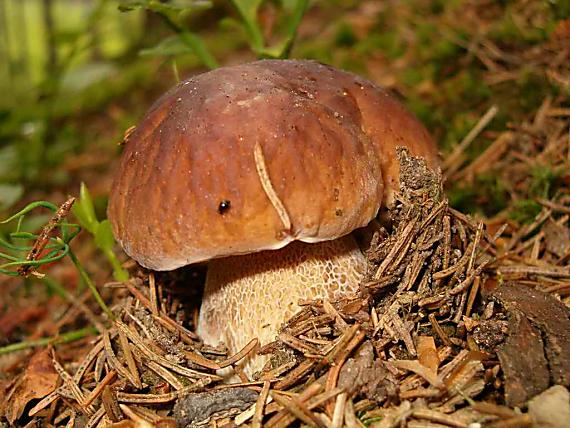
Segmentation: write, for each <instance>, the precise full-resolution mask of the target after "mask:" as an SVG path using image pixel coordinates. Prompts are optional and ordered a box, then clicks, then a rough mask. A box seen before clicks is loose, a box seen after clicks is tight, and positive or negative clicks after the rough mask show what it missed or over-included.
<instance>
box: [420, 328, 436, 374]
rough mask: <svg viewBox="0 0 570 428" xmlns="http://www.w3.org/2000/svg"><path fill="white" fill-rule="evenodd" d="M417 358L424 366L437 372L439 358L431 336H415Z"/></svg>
mask: <svg viewBox="0 0 570 428" xmlns="http://www.w3.org/2000/svg"><path fill="white" fill-rule="evenodd" d="M417 348H418V359H419V361H420V364H421V365H422V366H424V367H425V368H427V369H429V370H431V371H432V372H433V373H434V374H437V368H438V367H439V358H438V356H437V349H436V347H435V341H434V340H433V337H431V336H418V338H417Z"/></svg>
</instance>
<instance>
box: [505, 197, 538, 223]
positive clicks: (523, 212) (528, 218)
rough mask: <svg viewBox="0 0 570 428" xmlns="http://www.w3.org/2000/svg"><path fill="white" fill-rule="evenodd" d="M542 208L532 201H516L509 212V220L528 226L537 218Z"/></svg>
mask: <svg viewBox="0 0 570 428" xmlns="http://www.w3.org/2000/svg"><path fill="white" fill-rule="evenodd" d="M541 210H542V207H541V206H540V204H538V203H537V202H535V201H533V200H532V199H522V200H519V201H515V202H514V203H513V204H512V208H511V210H510V211H509V218H510V219H512V220H515V221H518V222H519V223H523V224H528V223H532V221H533V220H534V219H535V218H536V216H537V215H538V214H539V213H540V211H541Z"/></svg>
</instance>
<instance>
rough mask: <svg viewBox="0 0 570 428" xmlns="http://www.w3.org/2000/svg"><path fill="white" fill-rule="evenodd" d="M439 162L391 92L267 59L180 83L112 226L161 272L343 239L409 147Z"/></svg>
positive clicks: (375, 205)
mask: <svg viewBox="0 0 570 428" xmlns="http://www.w3.org/2000/svg"><path fill="white" fill-rule="evenodd" d="M397 146H405V147H407V148H408V149H409V150H410V152H411V154H412V155H414V156H422V157H424V158H426V160H427V162H428V164H429V165H431V166H432V167H434V166H435V165H436V164H437V155H436V147H435V144H434V142H433V140H432V139H431V137H430V136H429V134H428V133H427V131H426V130H425V128H424V127H423V126H422V125H421V124H420V123H419V122H418V121H417V119H416V118H415V117H414V116H413V115H412V114H411V113H409V112H408V111H407V110H406V109H405V108H404V107H403V106H402V105H401V104H400V103H399V102H398V101H396V100H395V99H394V98H393V97H391V96H390V95H389V94H388V92H387V91H386V90H384V89H382V88H380V87H378V86H376V85H375V84H373V83H372V82H370V81H367V80H365V79H363V78H361V77H358V76H356V75H354V74H351V73H347V72H344V71H340V70H337V69H334V68H332V67H329V66H326V65H322V64H319V63H317V62H314V61H303V60H262V61H257V62H253V63H249V64H243V65H238V66H232V67H223V68H219V69H216V70H213V71H210V72H207V73H204V74H201V75H198V76H195V77H192V78H190V79H188V80H186V81H184V82H181V83H180V84H179V85H177V86H176V87H175V88H173V89H172V90H170V91H169V92H168V93H166V94H165V95H164V96H163V97H162V98H160V99H159V100H158V101H157V102H156V103H155V104H154V105H153V106H152V107H151V109H150V111H149V112H148V113H147V115H146V117H145V118H144V120H143V121H142V123H141V124H140V125H139V126H137V128H136V129H135V130H134V132H132V133H131V134H130V136H129V138H128V139H127V141H126V144H125V149H124V152H123V155H122V159H121V163H120V166H119V169H118V172H117V174H116V176H115V180H114V182H113V188H112V190H111V196H110V201H109V208H108V215H109V218H110V220H111V223H112V226H113V231H114V233H115V236H116V238H117V239H118V241H119V243H120V244H121V245H122V247H123V248H124V250H125V251H126V253H127V254H128V255H129V256H131V257H132V258H134V259H135V260H136V261H138V262H139V263H140V264H141V265H143V266H145V267H147V268H150V269H154V270H172V269H176V268H178V267H181V266H184V265H187V264H191V263H195V262H200V261H205V260H209V259H212V258H217V257H225V256H229V255H237V254H245V253H251V252H257V251H262V250H269V249H278V248H281V247H284V246H285V245H287V244H288V243H289V242H291V241H294V240H299V241H304V242H319V241H326V240H331V239H336V238H338V237H341V236H343V235H346V234H348V233H350V232H351V231H352V230H354V229H356V228H359V227H362V226H365V225H367V224H368V223H369V222H370V220H371V219H372V218H374V217H375V216H376V214H377V212H378V210H379V208H380V206H381V205H382V204H383V203H387V202H390V201H391V199H392V195H393V192H394V191H396V190H397V188H398V173H399V166H398V161H397V157H396V147H397Z"/></svg>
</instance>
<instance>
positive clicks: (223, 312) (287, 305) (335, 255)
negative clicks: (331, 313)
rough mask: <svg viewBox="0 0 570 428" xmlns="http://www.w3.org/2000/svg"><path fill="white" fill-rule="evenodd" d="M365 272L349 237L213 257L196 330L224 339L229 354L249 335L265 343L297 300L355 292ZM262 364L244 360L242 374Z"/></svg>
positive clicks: (212, 340) (204, 335)
mask: <svg viewBox="0 0 570 428" xmlns="http://www.w3.org/2000/svg"><path fill="white" fill-rule="evenodd" d="M365 272H366V259H365V258H364V256H363V254H362V252H361V251H360V249H359V247H358V246H357V244H356V242H355V241H354V239H353V238H352V237H351V236H345V237H343V238H340V239H337V240H334V241H326V242H321V243H316V244H306V243H302V242H293V243H291V244H289V245H287V246H286V247H284V248H282V249H280V250H275V251H263V252H259V253H253V254H248V255H244V256H236V257H228V258H223V259H217V260H213V261H211V262H210V264H209V266H208V275H207V278H206V288H205V291H204V298H203V301H202V308H201V310H200V319H199V323H198V333H199V334H200V336H201V337H202V339H203V340H204V341H205V343H207V344H210V345H217V344H219V343H220V342H221V343H224V344H225V345H226V346H227V347H228V349H229V351H230V352H231V353H234V352H236V351H238V350H240V349H241V348H243V347H244V346H245V345H246V344H247V343H248V342H249V341H250V340H251V339H253V338H254V337H257V338H258V339H259V340H260V343H261V345H265V344H267V343H269V342H271V341H273V340H274V339H275V337H276V335H277V333H278V330H279V327H280V326H281V325H282V324H283V323H284V322H285V321H287V320H288V319H289V318H290V317H291V316H292V315H294V314H295V313H296V312H298V311H299V310H300V308H299V306H298V302H299V300H310V299H316V298H327V299H331V300H334V299H337V298H339V297H341V296H346V295H349V294H351V293H355V292H356V291H357V290H358V285H359V283H360V281H361V279H362V277H363V275H364V274H365ZM264 363H265V358H263V357H257V358H255V359H253V360H252V361H249V362H248V365H247V367H246V373H248V374H253V373H254V372H256V371H258V370H260V369H261V368H262V367H263V364H264Z"/></svg>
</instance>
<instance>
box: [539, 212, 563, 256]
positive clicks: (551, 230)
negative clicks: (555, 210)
mask: <svg viewBox="0 0 570 428" xmlns="http://www.w3.org/2000/svg"><path fill="white" fill-rule="evenodd" d="M542 230H544V233H545V240H544V241H545V243H546V249H547V250H548V251H550V252H551V253H553V254H555V255H556V256H558V257H563V256H564V255H565V254H566V253H567V252H568V250H570V229H568V228H567V227H564V226H562V225H560V224H558V223H556V222H554V221H552V220H551V221H549V222H548V223H547V224H546V225H545V226H544V228H543V229H542Z"/></svg>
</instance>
